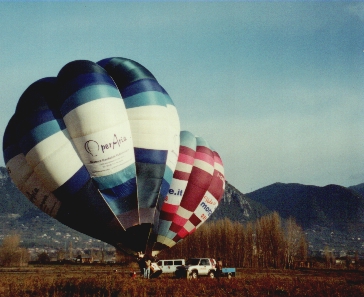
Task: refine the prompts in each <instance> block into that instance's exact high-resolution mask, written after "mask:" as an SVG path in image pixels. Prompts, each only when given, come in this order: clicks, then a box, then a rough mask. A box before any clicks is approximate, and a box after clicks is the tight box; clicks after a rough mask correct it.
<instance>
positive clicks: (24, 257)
mask: <svg viewBox="0 0 364 297" xmlns="http://www.w3.org/2000/svg"><path fill="white" fill-rule="evenodd" d="M19 243H20V236H19V235H17V234H16V235H9V236H6V237H5V238H4V240H3V243H2V245H1V246H0V263H1V265H2V266H22V265H25V264H26V263H28V260H29V255H28V252H27V250H26V249H24V248H21V247H19Z"/></svg>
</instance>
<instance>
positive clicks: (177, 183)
mask: <svg viewBox="0 0 364 297" xmlns="http://www.w3.org/2000/svg"><path fill="white" fill-rule="evenodd" d="M3 153H4V159H5V163H6V166H7V168H8V171H9V174H10V176H11V178H12V180H13V181H14V183H15V185H16V186H17V187H18V188H19V189H20V191H21V192H22V193H23V194H24V195H25V196H26V197H27V198H28V199H29V200H30V201H32V202H33V203H34V204H35V205H36V206H37V207H38V208H40V209H41V210H42V211H44V212H45V213H47V214H48V215H50V216H51V217H53V218H55V219H57V220H59V221H60V222H61V223H63V224H65V225H67V226H69V227H71V228H73V229H75V230H78V231H80V232H82V233H85V234H87V235H90V236H92V237H95V238H98V239H100V240H103V241H105V242H107V243H109V244H112V245H114V246H115V247H117V248H118V249H121V250H123V251H125V252H127V253H132V254H135V253H136V252H139V251H143V252H147V253H152V254H157V253H158V252H159V251H160V250H162V249H163V248H166V247H171V246H173V245H174V244H175V243H176V242H178V241H179V240H181V239H182V238H184V237H185V236H187V235H188V234H190V233H192V232H193V231H194V230H195V229H196V228H197V227H199V226H200V225H201V224H202V223H203V222H204V221H205V219H206V218H207V217H208V216H209V215H210V214H211V213H212V211H214V209H215V208H216V206H217V204H218V202H219V199H220V198H221V196H222V193H223V189H224V174H223V167H222V162H221V159H220V158H219V156H218V154H217V153H216V152H214V151H213V150H212V149H211V148H210V147H209V145H208V144H207V142H206V141H205V140H204V139H202V138H201V137H195V136H194V135H193V134H192V133H190V132H187V131H182V132H180V123H179V117H178V113H177V110H176V108H175V106H174V104H173V102H172V100H171V98H170V97H169V95H168V93H167V92H166V91H165V90H164V88H163V87H162V86H161V85H160V84H159V83H158V81H157V80H156V79H155V77H154V76H153V75H152V74H151V73H150V72H149V70H147V69H146V68H145V67H144V66H142V65H140V64H139V63H137V62H135V61H132V60H129V59H125V58H108V59H104V60H101V61H99V62H98V63H94V62H91V61H87V60H77V61H73V62H70V63H68V64H67V65H65V66H64V67H63V68H62V69H61V70H60V72H59V73H58V75H57V77H49V78H43V79H40V80H38V81H36V82H34V83H33V84H32V85H30V86H29V87H28V88H27V89H26V90H25V92H24V93H23V94H22V96H21V97H20V99H19V102H18V104H17V107H16V111H15V114H14V115H13V117H12V118H11V119H10V121H9V123H8V125H7V128H6V130H5V134H4V141H3ZM209 201H210V202H211V201H212V202H213V203H214V204H213V205H209V206H206V207H202V208H201V205H207V204H206V203H209ZM194 217H198V218H199V220H196V219H194Z"/></svg>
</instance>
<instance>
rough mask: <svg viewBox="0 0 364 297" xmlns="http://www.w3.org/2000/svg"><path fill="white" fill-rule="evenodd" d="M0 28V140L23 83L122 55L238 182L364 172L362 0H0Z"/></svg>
mask: <svg viewBox="0 0 364 297" xmlns="http://www.w3.org/2000/svg"><path fill="white" fill-rule="evenodd" d="M0 40H1V46H0V66H1V68H0V106H1V109H0V135H1V140H0V142H1V145H2V135H3V133H4V129H5V127H6V124H7V122H8V120H9V119H10V117H11V116H12V114H13V113H14V110H15V106H16V103H17V101H18V99H19V97H20V96H21V94H22V93H23V92H24V91H25V89H26V88H27V87H28V86H29V85H30V84H31V83H33V82H34V81H36V80H38V79H40V78H43V77H47V76H56V75H57V74H58V71H59V70H60V69H61V68H62V67H63V66H64V65H65V64H66V63H68V62H70V61H73V60H78V59H87V60H92V61H99V60H101V59H103V58H107V57H125V58H130V59H133V60H135V61H137V62H139V63H141V64H142V65H144V66H145V67H146V68H148V69H149V70H150V71H151V72H152V73H153V74H154V76H155V77H156V78H157V79H158V81H159V83H160V84H161V85H162V86H163V87H164V88H165V89H166V90H167V91H168V93H169V94H170V96H171V98H172V99H173V101H174V103H175V105H176V107H177V109H178V112H179V116H180V121H181V128H182V129H183V130H189V131H191V132H192V133H194V134H196V135H199V136H202V137H203V138H205V139H206V140H207V141H208V142H209V143H210V145H211V146H212V147H213V148H214V149H215V150H216V151H217V152H219V153H220V155H221V157H222V160H223V162H224V165H225V175H226V179H227V180H228V181H229V182H230V183H231V184H232V185H234V186H235V187H236V188H237V189H239V190H240V191H242V192H244V193H246V192H250V191H253V190H256V189H258V188H261V187H264V186H267V185H269V184H272V183H275V182H284V183H290V182H294V183H302V184H310V185H318V186H324V185H327V184H339V185H343V186H350V185H356V184H359V183H363V182H364V138H363V135H364V100H363V99H364V98H363V94H364V92H363V91H364V88H363V82H364V67H363V66H364V3H363V2H350V1H344V2H289V1H285V2H279V1H278V2H265V1H260V2H238V1H235V2H225V1H219V2H208V1H206V2H192V1H189V2H177V1H173V2H168V1H166V2H149V1H147V2H107V1H104V2H97V1H96V2H87V1H83V2H81V1H80V2H72V1H71V2H70V1H68V2H51V1H48V2H0ZM0 166H4V161H3V159H2V158H1V160H0Z"/></svg>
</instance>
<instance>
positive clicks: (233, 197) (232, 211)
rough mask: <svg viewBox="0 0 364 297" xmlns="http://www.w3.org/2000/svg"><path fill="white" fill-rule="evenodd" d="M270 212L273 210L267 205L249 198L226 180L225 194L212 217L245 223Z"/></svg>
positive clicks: (213, 218)
mask: <svg viewBox="0 0 364 297" xmlns="http://www.w3.org/2000/svg"><path fill="white" fill-rule="evenodd" d="M270 212H271V210H269V209H268V208H267V207H266V206H264V205H263V204H261V203H259V202H256V201H254V200H252V199H250V198H248V197H247V196H246V195H244V194H242V193H241V192H240V191H239V190H237V189H236V188H235V187H234V186H232V185H231V184H229V182H227V181H226V184H225V193H224V196H223V197H222V199H221V201H220V204H219V207H218V208H217V209H216V211H215V212H214V213H213V214H212V215H211V218H210V219H211V220H219V219H224V218H228V219H230V220H232V221H238V222H241V223H245V222H247V221H255V220H256V219H258V218H260V217H261V216H264V215H267V214H268V213H270Z"/></svg>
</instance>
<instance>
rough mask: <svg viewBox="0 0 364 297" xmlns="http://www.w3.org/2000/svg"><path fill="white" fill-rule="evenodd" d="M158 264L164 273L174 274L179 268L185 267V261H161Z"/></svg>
mask: <svg viewBox="0 0 364 297" xmlns="http://www.w3.org/2000/svg"><path fill="white" fill-rule="evenodd" d="M157 264H158V266H159V267H160V268H161V269H162V271H163V273H174V272H175V271H176V267H177V266H181V265H185V259H172V260H159V261H158V263H157Z"/></svg>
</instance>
